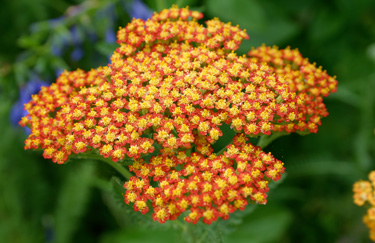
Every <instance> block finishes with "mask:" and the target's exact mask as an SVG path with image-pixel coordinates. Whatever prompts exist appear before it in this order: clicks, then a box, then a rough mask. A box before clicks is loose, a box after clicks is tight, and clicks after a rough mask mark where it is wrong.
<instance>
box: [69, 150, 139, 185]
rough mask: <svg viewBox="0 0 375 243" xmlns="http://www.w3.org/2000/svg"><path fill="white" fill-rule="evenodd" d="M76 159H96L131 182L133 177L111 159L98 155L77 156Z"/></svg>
mask: <svg viewBox="0 0 375 243" xmlns="http://www.w3.org/2000/svg"><path fill="white" fill-rule="evenodd" d="M76 158H78V159H95V160H100V161H103V162H105V163H107V164H109V165H110V166H112V167H113V168H114V169H115V170H116V171H117V172H118V173H120V174H121V175H122V176H123V177H124V178H125V179H127V180H129V178H130V177H132V176H133V175H132V174H131V173H130V172H129V171H128V170H127V169H126V168H125V167H123V166H122V165H121V164H120V163H116V162H113V161H112V160H111V159H109V158H104V157H102V156H99V155H96V154H84V155H81V156H77V157H76Z"/></svg>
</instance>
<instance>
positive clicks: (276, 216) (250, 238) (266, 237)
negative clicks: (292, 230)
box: [225, 205, 292, 243]
mask: <svg viewBox="0 0 375 243" xmlns="http://www.w3.org/2000/svg"><path fill="white" fill-rule="evenodd" d="M291 221H292V214H291V212H290V211H288V210H286V209H284V208H282V207H278V206H269V205H266V206H259V207H257V208H256V209H255V210H254V212H253V213H252V214H251V215H249V216H248V217H246V219H245V222H244V223H243V224H242V225H240V226H239V227H238V228H237V229H236V230H235V231H234V232H233V233H232V234H230V235H228V236H227V237H226V241H225V242H238V243H241V242H244V243H245V242H246V243H267V242H270V243H271V242H281V240H282V236H283V235H284V234H285V232H286V230H287V228H288V226H289V225H290V223H291Z"/></svg>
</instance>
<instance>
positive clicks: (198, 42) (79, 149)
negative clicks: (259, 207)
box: [20, 7, 336, 224]
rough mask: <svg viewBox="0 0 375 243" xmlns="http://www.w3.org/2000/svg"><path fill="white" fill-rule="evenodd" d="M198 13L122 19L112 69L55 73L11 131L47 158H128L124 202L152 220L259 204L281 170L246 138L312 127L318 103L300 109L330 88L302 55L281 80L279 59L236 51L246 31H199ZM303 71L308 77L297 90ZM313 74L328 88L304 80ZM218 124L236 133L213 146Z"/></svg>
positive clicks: (205, 216) (211, 26) (212, 214)
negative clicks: (21, 133) (18, 129)
mask: <svg viewBox="0 0 375 243" xmlns="http://www.w3.org/2000/svg"><path fill="white" fill-rule="evenodd" d="M202 17H203V15H202V14H201V13H199V12H196V11H191V10H189V9H188V8H182V9H179V8H177V7H172V8H171V9H168V10H163V11H161V12H160V13H155V14H154V15H153V16H152V17H151V18H150V19H148V20H146V21H145V20H142V19H133V20H132V22H131V23H129V24H128V25H127V26H126V27H125V28H121V29H120V30H119V31H118V32H117V43H118V44H119V45H120V46H119V47H118V48H117V49H116V51H115V52H114V53H113V55H112V57H111V64H109V65H108V66H106V67H99V68H97V69H93V70H91V71H89V72H84V71H82V70H77V71H73V72H64V73H63V74H62V75H61V76H60V77H59V78H58V79H57V81H56V83H54V84H52V85H51V86H50V87H45V88H43V89H42V91H41V92H40V93H39V94H38V95H36V96H34V97H33V100H32V101H31V102H29V103H28V104H26V106H25V108H26V109H27V110H28V111H29V113H30V114H29V115H28V116H26V117H24V118H23V119H22V120H21V122H20V124H21V125H23V126H25V125H27V126H30V127H31V129H32V134H31V135H30V136H29V137H28V139H27V140H26V142H25V144H26V145H25V148H26V149H31V148H32V149H36V148H42V149H43V150H44V154H43V155H44V157H45V158H52V160H53V161H54V162H55V163H64V162H65V161H66V160H67V159H68V158H69V156H70V155H71V154H72V153H76V154H79V153H85V152H86V151H88V150H89V151H92V152H96V153H98V154H100V155H101V156H103V157H105V158H110V159H111V160H113V161H115V162H117V161H122V160H124V159H131V160H132V161H133V163H132V165H130V166H129V169H130V171H132V172H133V173H135V176H132V177H131V178H130V179H129V181H128V182H126V183H125V185H124V187H125V189H126V193H125V203H131V204H133V205H134V209H135V210H136V211H140V212H141V213H143V214H145V213H147V212H148V211H149V210H150V208H149V207H152V209H153V218H154V220H157V221H159V222H161V223H163V222H165V221H167V220H174V219H176V218H177V217H178V216H179V215H181V214H182V213H183V212H186V215H187V216H186V217H185V220H186V221H187V222H192V223H196V222H198V220H199V219H202V221H203V222H205V223H207V224H210V223H211V222H213V221H216V220H217V219H218V218H223V219H227V218H228V217H229V215H230V214H231V213H233V212H234V211H236V210H237V209H240V210H243V209H244V208H245V206H246V205H247V204H248V203H250V202H253V203H258V204H265V203H266V202H267V192H268V190H269V187H268V183H269V182H270V181H271V180H274V181H276V180H279V179H280V176H281V174H282V173H283V172H284V166H283V163H282V162H281V161H279V160H277V159H275V158H274V157H273V156H272V155H271V154H270V153H268V154H267V153H265V152H263V151H262V150H261V148H260V147H257V146H254V145H252V144H251V143H249V142H248V138H249V137H256V136H260V135H270V134H271V132H278V131H287V132H294V131H296V130H299V131H308V132H309V131H312V132H316V129H317V127H313V128H312V127H310V123H309V121H310V120H313V122H314V124H320V120H319V121H318V120H317V119H318V118H320V116H325V115H326V113H324V112H321V110H322V109H323V110H324V109H325V107H324V105H323V106H322V107H319V108H309V107H307V106H310V105H311V104H314V105H315V104H318V105H320V106H321V104H323V103H321V96H322V95H328V93H329V92H331V91H334V89H335V88H336V86H335V85H336V81H334V80H333V79H332V78H330V77H329V76H328V75H326V74H325V73H324V72H323V73H324V74H320V75H318V76H316V75H315V73H314V72H322V71H321V70H320V69H316V68H314V66H313V65H311V66H308V63H306V61H307V60H305V59H303V60H305V61H304V63H303V68H302V67H301V68H302V69H303V71H300V69H301V68H300V69H299V70H296V71H295V74H294V73H293V75H296V76H292V77H287V75H288V74H289V75H291V74H290V73H289V71H290V68H289V67H288V65H287V63H289V62H287V61H285V64H284V65H280V67H279V66H277V65H273V64H272V63H271V60H272V59H270V58H268V61H266V60H263V59H261V58H266V57H265V56H266V55H265V54H264V55H263V56H259V57H254V56H255V54H252V53H249V56H246V55H244V56H238V55H237V54H236V53H235V52H234V51H235V50H236V49H237V48H238V47H239V45H240V44H241V41H242V40H243V39H247V38H248V35H247V34H246V32H245V31H243V30H241V29H240V28H239V27H238V26H232V25H231V24H230V23H223V22H221V21H219V20H218V19H216V18H215V19H213V20H209V21H207V22H206V25H205V26H204V25H201V24H199V23H198V22H197V20H199V19H201V18H202ZM293 53H295V51H293ZM287 57H288V56H287V55H286V57H285V58H287ZM267 62H268V63H267ZM295 62H297V60H295ZM297 64H300V63H298V62H297ZM300 66H302V64H300ZM307 66H308V68H306V67H307ZM293 68H294V66H293ZM293 70H294V69H293ZM319 70H320V71H319ZM290 72H291V71H290ZM298 72H300V73H301V74H300V73H298ZM309 72H310V73H309ZM298 75H299V76H298ZM308 75H310V76H311V79H312V81H309V83H308V84H306V85H302V84H300V81H299V79H300V78H301V77H307V76H308ZM310 76H309V77H310ZM322 77H324V78H327V79H329V80H331V81H328V80H327V81H326V83H329V85H323V84H321V82H320V81H319V82H318V81H314V80H315V79H316V80H320V79H321V78H322ZM302 82H303V83H305V82H307V81H302ZM322 82H323V81H322ZM297 84H298V85H300V86H301V87H302V86H303V88H301V89H300V88H298V87H300V86H298V87H297V88H296V86H297ZM315 84H316V86H317V87H319V92H315V91H312V90H313V89H314V87H315V86H314V85H315ZM318 84H319V85H320V86H318ZM320 87H324V91H321V90H322V89H323V88H320ZM309 95H310V96H312V97H311V98H306V97H308V96H309ZM306 100H307V101H308V102H309V103H305V102H306ZM318 101H319V102H318ZM314 102H315V103H314ZM314 112H315V113H314ZM315 117H318V118H316V119H315ZM303 123H306V124H307V125H306V124H303ZM223 124H227V125H229V126H230V127H231V128H232V129H233V130H234V131H235V132H236V133H237V135H235V137H234V138H233V141H232V143H230V144H228V145H227V146H226V147H225V148H224V149H223V150H222V151H220V152H218V151H214V149H213V146H212V145H213V144H214V143H215V142H216V141H217V140H218V139H219V138H220V137H221V136H222V135H223V132H222V130H221V126H222V125H223ZM301 124H302V125H301ZM148 155H152V156H151V157H150V156H148ZM147 156H148V157H150V159H149V160H148V161H146V160H145V158H146V157H147ZM147 202H150V203H147Z"/></svg>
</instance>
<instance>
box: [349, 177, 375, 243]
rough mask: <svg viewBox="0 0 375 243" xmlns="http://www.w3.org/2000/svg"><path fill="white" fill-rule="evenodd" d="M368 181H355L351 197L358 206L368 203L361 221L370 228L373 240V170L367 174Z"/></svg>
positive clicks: (374, 192)
mask: <svg viewBox="0 0 375 243" xmlns="http://www.w3.org/2000/svg"><path fill="white" fill-rule="evenodd" d="M368 178H369V181H362V180H361V181H357V182H356V183H354V185H353V192H354V195H353V199H354V203H355V204H356V205H358V206H363V205H364V204H366V203H367V204H368V205H369V208H368V209H367V213H366V215H365V216H363V222H364V223H365V224H366V225H367V227H368V228H369V230H370V234H369V237H370V240H372V241H375V190H374V189H375V171H371V172H370V173H369V175H368Z"/></svg>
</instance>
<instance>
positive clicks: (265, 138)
mask: <svg viewBox="0 0 375 243" xmlns="http://www.w3.org/2000/svg"><path fill="white" fill-rule="evenodd" d="M287 134H289V133H287V132H277V133H273V134H271V135H262V136H261V137H260V139H259V141H258V144H257V146H259V147H261V148H262V149H264V148H265V147H267V146H268V145H269V144H270V143H272V142H273V141H274V140H276V139H277V138H279V137H281V136H284V135H287Z"/></svg>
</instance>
